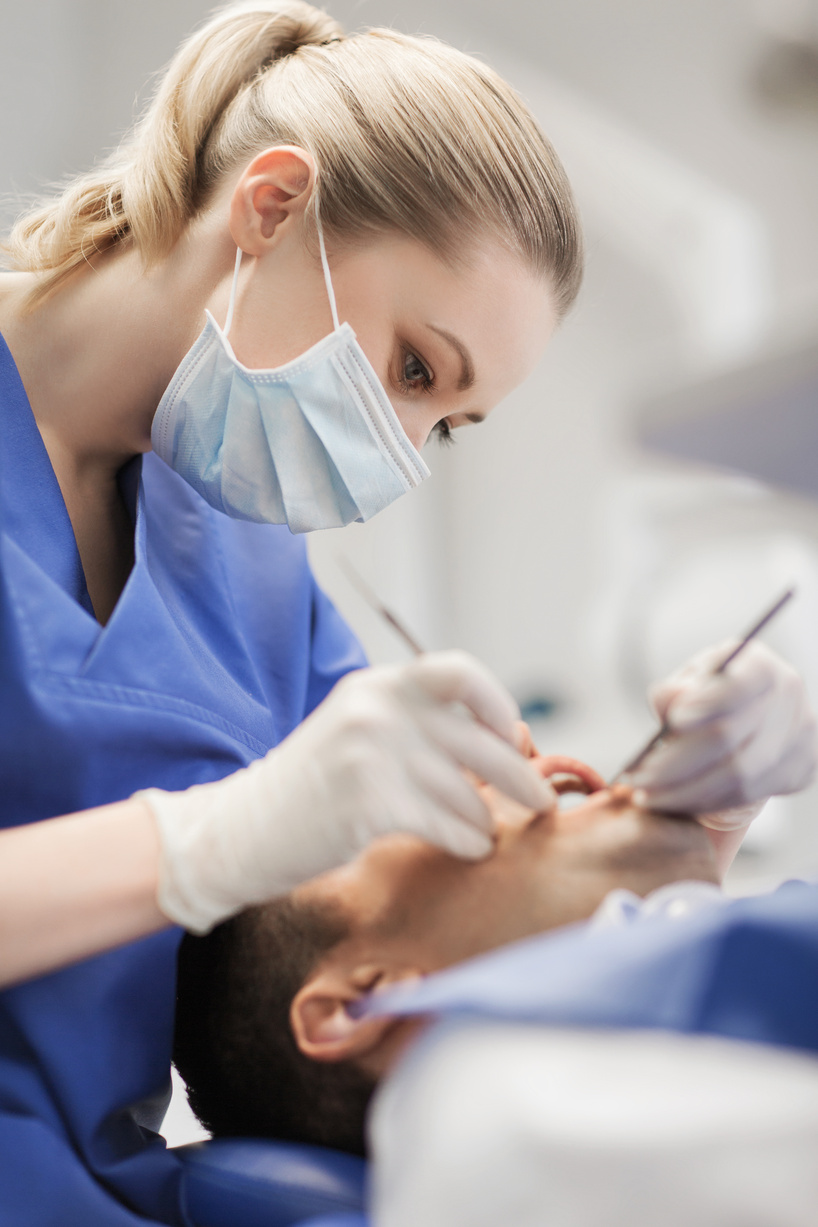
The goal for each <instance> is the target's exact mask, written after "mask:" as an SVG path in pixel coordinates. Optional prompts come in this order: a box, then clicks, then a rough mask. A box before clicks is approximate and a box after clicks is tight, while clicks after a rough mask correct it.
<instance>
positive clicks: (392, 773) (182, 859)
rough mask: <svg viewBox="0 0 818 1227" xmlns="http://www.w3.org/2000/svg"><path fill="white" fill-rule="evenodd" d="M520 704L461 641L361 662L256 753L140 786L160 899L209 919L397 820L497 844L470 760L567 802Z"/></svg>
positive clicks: (328, 863)
mask: <svg viewBox="0 0 818 1227" xmlns="http://www.w3.org/2000/svg"><path fill="white" fill-rule="evenodd" d="M518 717H519V712H518V711H517V708H516V705H515V703H514V701H513V699H512V698H511V696H510V695H509V694H508V693H507V692H506V691H505V689H504V688H503V687H502V686H501V685H500V683H499V682H498V681H497V680H496V679H495V678H494V677H493V676H492V674H491V673H489V671H488V670H487V669H485V668H484V667H483V666H482V665H480V664H479V663H478V662H477V661H476V660H473V659H472V658H471V657H469V656H467V655H465V654H464V653H461V652H441V653H437V654H434V655H426V656H422V657H419V658H418V659H417V660H415V661H413V662H412V663H411V664H408V665H405V666H402V667H387V668H374V669H364V670H361V671H360V672H357V673H352V674H349V675H348V676H347V677H346V678H344V679H342V681H340V682H339V683H338V685H337V686H336V687H335V689H334V690H333V691H332V693H331V694H330V695H329V696H328V697H327V699H325V701H324V702H323V703H322V704H321V705H320V706H319V707H318V708H316V710H315V711H314V712H313V713H312V715H310V716H309V717H308V718H307V719H306V720H305V721H304V723H303V724H301V725H300V726H299V727H298V728H297V729H296V730H295V731H294V732H293V733H291V734H290V736H289V737H287V738H286V739H285V740H284V741H283V742H281V744H280V745H279V746H277V747H276V748H275V749H274V750H271V751H270V753H269V754H267V755H266V756H265V757H264V758H262V759H259V760H258V761H257V762H255V763H253V764H251V766H249V767H246V768H244V769H243V770H241V771H237V772H236V773H235V774H234V775H232V776H228V777H227V778H226V779H224V780H219V781H217V782H216V783H213V784H202V785H197V786H195V787H193V788H189V789H187V791H185V792H179V793H172V792H162V791H160V790H158V789H149V790H148V791H146V792H142V793H138V794H137V796H139V797H141V798H142V799H143V800H144V801H145V802H146V803H147V804H148V805H149V806H150V807H151V809H152V810H153V813H154V814H155V816H156V820H157V825H158V829H159V836H160V843H161V853H160V857H161V862H160V883H159V891H158V899H159V906H160V908H161V910H162V911H163V912H164V914H165V915H166V916H168V917H169V919H171V920H174V921H176V922H177V923H179V924H181V925H184V926H185V928H187V929H190V930H192V931H193V932H195V933H203V932H207V930H208V929H209V928H211V927H212V926H213V925H214V924H216V923H217V922H218V921H220V920H223V919H224V918H225V917H227V916H230V915H232V914H233V913H234V912H237V911H239V910H240V909H241V908H243V907H245V906H247V905H249V904H253V903H261V902H263V901H265V900H267V899H271V898H273V897H275V896H277V895H281V894H285V893H286V892H287V891H289V890H291V889H292V888H293V887H294V886H297V885H298V884H299V883H300V882H303V881H305V880H306V879H308V878H311V877H314V876H315V875H317V874H319V873H323V872H324V871H326V870H328V869H332V868H334V867H335V866H337V865H341V864H343V863H344V862H346V861H348V860H351V859H352V858H353V857H354V856H356V855H357V853H358V852H360V851H361V850H362V849H363V848H364V847H365V846H366V845H367V844H368V843H369V842H370V841H371V840H373V839H376V838H377V837H378V836H381V835H388V834H390V833H391V832H394V831H403V832H409V833H411V834H413V835H418V836H420V837H421V838H423V839H426V840H428V841H429V842H431V843H434V844H437V845H438V846H439V847H441V848H445V849H446V850H447V851H449V852H452V853H454V854H455V855H457V856H463V857H472V858H477V857H481V856H484V855H486V854H487V853H488V852H489V851H490V850H491V847H492V839H491V836H492V830H493V825H492V818H491V815H490V814H489V811H488V809H487V807H486V805H485V803H484V802H483V800H482V799H481V798H480V796H479V795H478V793H477V791H476V789H475V787H474V786H473V785H472V784H471V783H469V782H468V781H467V779H466V778H465V775H464V769H466V770H468V771H470V772H472V773H474V774H475V775H477V776H479V777H480V778H481V779H483V780H486V781H489V782H490V783H492V784H494V785H496V787H497V788H499V789H500V790H501V791H502V792H503V793H505V794H507V795H508V796H510V797H513V798H514V799H516V800H518V801H520V802H521V803H522V804H523V805H527V806H530V807H532V808H534V809H540V810H542V809H546V810H547V809H550V808H552V807H553V806H554V805H555V804H556V798H555V794H554V793H553V791H552V789H551V787H550V785H549V784H548V783H547V782H546V781H545V780H543V779H542V778H541V777H540V776H539V775H538V774H537V772H536V771H535V770H534V767H533V766H532V765H531V763H530V762H528V761H527V760H526V759H525V758H524V757H523V756H522V755H521V754H520V753H518V751H517V750H516V749H514V748H513V747H514V744H515V738H516V732H517V731H516V728H515V720H516V719H517V718H518Z"/></svg>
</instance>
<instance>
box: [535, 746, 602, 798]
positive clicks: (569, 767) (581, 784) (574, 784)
mask: <svg viewBox="0 0 818 1227" xmlns="http://www.w3.org/2000/svg"><path fill="white" fill-rule="evenodd" d="M540 769H541V771H542V773H543V775H544V776H546V777H547V778H548V779H549V780H550V781H551V784H552V786H553V788H554V791H555V792H557V793H560V794H562V793H566V792H579V793H585V794H586V795H587V794H588V793H592V792H599V791H600V790H601V789H603V788H605V787H606V784H605V781H604V780H603V778H602V776H601V775H600V774H599V772H598V771H594V769H593V767H589V766H588V764H587V763H583V762H581V761H580V760H579V759H578V758H571V757H570V756H569V755H567V754H544V755H543V756H542V758H541V759H540Z"/></svg>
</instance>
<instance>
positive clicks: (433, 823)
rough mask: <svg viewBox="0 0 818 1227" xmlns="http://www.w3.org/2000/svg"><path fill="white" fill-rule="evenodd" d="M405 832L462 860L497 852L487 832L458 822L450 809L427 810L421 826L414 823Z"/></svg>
mask: <svg viewBox="0 0 818 1227" xmlns="http://www.w3.org/2000/svg"><path fill="white" fill-rule="evenodd" d="M403 830H405V831H406V832H407V833H408V834H411V835H417V836H418V837H419V838H420V839H425V840H426V841H427V842H428V843H431V844H434V845H435V846H436V847H438V848H442V849H443V851H444V852H450V853H451V855H452V856H459V857H461V858H462V859H463V860H468V861H477V860H482V858H483V857H485V856H488V855H489V853H490V852H492V851H493V849H494V842H493V840H492V838H491V836H490V835H487V834H486V832H485V831H480V830H478V829H477V827H475V826H472V825H471V823H468V822H459V821H457V820H456V819H454V818H452V815H451V811H450V810H449V809H448V808H447V807H445V806H436V805H434V804H432V803H429V804H428V805H427V806H426V807H425V811H424V815H423V822H422V824H415V823H411V824H408V825H407V826H406V827H404V828H403Z"/></svg>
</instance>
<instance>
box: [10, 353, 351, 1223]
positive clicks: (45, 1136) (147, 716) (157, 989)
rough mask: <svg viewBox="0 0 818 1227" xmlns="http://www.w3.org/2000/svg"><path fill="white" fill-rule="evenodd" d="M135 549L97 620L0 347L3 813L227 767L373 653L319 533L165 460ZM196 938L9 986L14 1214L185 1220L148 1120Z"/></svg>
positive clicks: (278, 732) (143, 466) (63, 809)
mask: <svg viewBox="0 0 818 1227" xmlns="http://www.w3.org/2000/svg"><path fill="white" fill-rule="evenodd" d="M122 481H123V493H124V494H125V496H126V501H128V500H129V501H130V506H131V508H132V513H133V515H134V519H135V562H134V567H133V571H132V572H131V575H130V577H129V579H128V582H127V584H126V586H125V589H124V591H123V593H122V596H121V598H120V600H119V603H118V604H117V607H116V609H115V610H114V613H113V615H112V617H111V619H110V621H109V622H108V624H107V626H105V627H102V626H100V625H99V623H98V622H97V621H96V619H95V618H94V615H93V612H92V609H91V604H90V601H89V599H88V592H87V589H86V586H85V580H84V576H83V572H82V566H81V563H80V558H79V554H78V551H77V547H76V542H75V540H74V534H73V531H72V528H71V523H70V521H69V518H68V514H67V512H66V508H65V504H64V502H63V499H62V495H61V493H60V489H59V486H58V484H57V480H56V477H55V475H54V471H53V469H52V467H51V464H50V461H49V458H48V455H47V452H46V450H45V447H44V445H43V442H42V439H41V437H40V434H39V431H38V430H37V426H36V423H35V421H34V418H33V415H32V413H31V409H30V406H29V403H28V398H27V396H26V393H25V390H24V388H23V385H22V383H21V381H20V378H19V375H18V373H17V369H16V367H15V364H14V361H13V359H12V356H11V354H10V352H9V350H8V348H7V346H6V345H5V343H4V342H3V340H2V338H0V687H1V688H2V689H1V691H0V807H2V813H0V825H2V826H16V825H19V824H22V823H27V822H35V821H37V820H39V819H42V818H49V817H53V816H54V815H57V814H63V813H67V812H72V811H74V810H81V809H85V808H87V807H90V806H95V805H102V804H105V803H106V802H110V801H117V800H121V799H122V798H123V797H127V796H129V795H130V794H131V793H132V792H134V791H135V790H136V789H139V788H145V787H147V786H155V787H159V788H170V789H174V788H185V787H187V786H188V785H190V784H195V783H201V782H203V781H206V780H215V779H219V778H220V777H222V776H224V775H227V774H228V773H229V772H231V771H233V770H234V769H236V768H237V767H242V766H245V765H246V764H247V763H249V762H251V761H252V760H253V759H255V758H257V757H259V756H260V755H263V754H265V753H266V751H267V750H269V749H270V748H271V747H272V746H274V745H276V744H277V743H278V742H279V741H280V740H281V739H282V738H283V737H286V735H287V734H288V733H289V732H291V730H292V729H293V728H295V726H296V725H297V724H298V723H299V722H300V721H301V720H303V719H304V717H305V716H306V715H307V714H308V713H309V712H310V711H311V710H312V708H313V707H315V705H316V704H317V703H319V702H320V701H321V700H322V699H323V698H324V696H325V695H326V694H327V692H328V691H329V690H330V689H331V688H332V686H333V685H334V684H335V682H336V681H337V680H338V678H339V677H341V676H342V675H343V674H344V673H346V672H348V671H349V670H350V669H354V668H358V667H360V666H361V665H363V664H364V663H365V661H364V657H363V653H362V651H361V648H360V646H359V644H358V643H357V641H356V640H355V638H354V636H353V635H352V632H351V631H350V630H349V628H348V627H347V626H346V625H345V624H344V622H343V621H342V620H341V618H340V617H339V615H338V614H337V613H336V611H335V609H334V608H333V606H332V605H331V604H330V602H329V601H328V600H327V598H326V597H325V596H324V595H323V594H322V593H321V591H320V590H319V589H318V587H317V586H316V583H315V581H314V579H313V577H312V574H311V573H310V569H309V565H308V562H307V557H306V550H305V542H304V539H303V537H294V536H292V535H291V534H290V532H289V531H288V529H286V528H283V527H277V526H270V525H258V524H249V523H242V522H238V521H234V520H229V519H228V518H227V517H226V516H224V515H222V514H220V513H219V512H216V511H213V510H212V509H211V508H210V507H208V506H207V504H206V503H205V502H204V501H203V500H202V499H201V498H200V497H199V495H197V494H196V493H195V492H194V491H193V490H192V489H191V488H190V487H189V486H187V485H186V483H185V482H184V481H182V479H181V478H179V477H178V476H177V475H176V474H175V473H174V472H172V470H171V469H170V468H168V467H167V466H166V465H164V464H163V463H162V461H160V460H158V459H157V458H156V457H155V456H153V455H147V456H145V457H144V458H143V459H141V460H140V459H137V460H134V461H133V462H131V464H130V465H128V466H127V468H126V469H125V470H124V471H123V475H122ZM179 937H180V931H179V930H178V929H171V930H168V931H165V932H163V933H160V934H157V935H156V936H154V937H150V938H147V939H145V940H142V941H138V942H134V943H132V944H131V945H129V946H126V947H124V948H121V949H119V950H115V951H112V952H110V953H108V954H104V955H101V956H99V957H97V958H94V959H90V960H88V961H86V962H84V963H81V964H78V965H76V966H74V967H70V968H67V969H65V970H62V971H59V972H56V973H55V974H53V975H49V976H45V977H43V978H41V979H38V980H35V981H32V982H30V983H27V984H23V985H20V986H17V987H15V988H12V989H10V990H7V991H6V992H4V993H1V994H0V1227H6V1225H7V1224H8V1225H9V1227H11V1224H13V1225H14V1227H27V1225H28V1224H31V1225H32V1227H34V1225H35V1224H36V1227H45V1225H46V1224H49V1225H50V1224H54V1225H55V1227H57V1225H59V1227H75V1225H76V1227H97V1225H99V1227H102V1225H103V1224H104V1225H105V1227H136V1225H137V1224H141V1227H145V1223H146V1218H147V1219H149V1220H154V1221H156V1220H158V1221H161V1222H164V1223H184V1222H186V1218H185V1215H184V1211H183V1209H182V1208H181V1207H180V1205H179V1196H178V1165H177V1163H176V1161H175V1160H174V1158H173V1155H172V1152H170V1151H167V1150H165V1147H164V1143H163V1141H162V1140H161V1139H159V1138H157V1137H156V1136H155V1135H154V1134H153V1133H152V1131H151V1126H153V1127H154V1128H155V1127H158V1124H159V1122H160V1120H161V1116H162V1112H163V1108H164V1105H165V1103H166V1093H167V1087H168V1076H169V1068H170V1053H171V1038H172V1028H173V1008H174V991H175V972H176V966H175V964H176V950H177V945H178V942H179Z"/></svg>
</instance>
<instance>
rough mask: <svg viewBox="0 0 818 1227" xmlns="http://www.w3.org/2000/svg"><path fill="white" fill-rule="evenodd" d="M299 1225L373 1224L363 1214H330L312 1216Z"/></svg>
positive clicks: (344, 1226)
mask: <svg viewBox="0 0 818 1227" xmlns="http://www.w3.org/2000/svg"><path fill="white" fill-rule="evenodd" d="M299 1227H371V1224H370V1222H369V1219H368V1218H366V1217H365V1216H364V1215H363V1214H330V1215H329V1216H328V1217H327V1216H325V1215H322V1216H321V1218H311V1219H309V1220H308V1221H307V1222H305V1223H300V1224H299Z"/></svg>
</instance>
